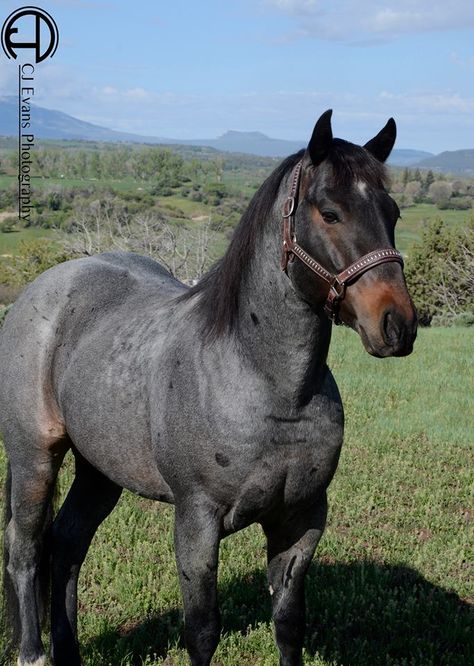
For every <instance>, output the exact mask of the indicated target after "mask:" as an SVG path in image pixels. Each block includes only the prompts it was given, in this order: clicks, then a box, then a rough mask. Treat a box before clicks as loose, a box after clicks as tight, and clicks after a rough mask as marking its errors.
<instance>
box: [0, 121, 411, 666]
mask: <svg viewBox="0 0 474 666" xmlns="http://www.w3.org/2000/svg"><path fill="white" fill-rule="evenodd" d="M395 134H396V129H395V123H394V121H393V120H392V119H391V120H389V122H388V123H387V125H386V126H385V127H384V128H383V129H382V130H381V132H380V133H379V134H378V135H377V136H376V137H375V138H374V139H372V140H371V141H369V142H368V143H367V144H366V145H365V146H364V147H360V146H355V145H353V144H351V143H348V142H346V141H343V140H341V139H334V138H333V136H332V130H331V112H330V111H328V112H326V113H325V114H323V115H322V116H321V118H320V119H319V120H318V122H317V123H316V126H315V128H314V132H313V135H312V137H311V140H310V142H309V145H308V148H307V149H306V150H303V151H301V152H300V153H298V154H296V155H293V156H291V157H289V158H287V159H286V160H285V161H283V163H282V164H281V165H280V166H279V167H278V168H277V169H276V170H275V171H274V172H273V173H272V174H271V175H270V177H269V178H268V179H267V180H266V181H265V183H264V184H263V185H262V186H261V188H260V189H259V191H258V192H257V193H256V195H255V196H254V198H253V200H252V202H251V204H250V206H249V208H248V210H247V212H246V213H245V214H244V216H243V218H242V220H241V222H240V224H239V226H238V227H237V229H236V232H235V234H234V237H233V240H232V242H231V243H230V246H229V249H228V251H227V253H226V254H225V256H224V257H223V258H222V259H221V261H220V262H219V263H218V264H217V265H216V266H215V267H214V268H213V269H212V270H211V271H210V272H209V273H208V274H207V275H206V276H205V277H204V279H203V280H202V281H201V282H200V283H199V284H198V285H197V286H196V287H193V288H191V289H189V288H187V287H186V286H184V285H183V284H181V283H180V282H179V281H178V280H176V279H175V278H173V277H172V276H171V275H170V274H169V273H168V272H167V271H166V270H165V269H164V268H163V267H162V266H160V265H159V264H157V263H155V262H154V261H152V260H151V259H147V258H144V257H140V256H137V255H134V254H121V253H117V254H104V255H99V256H95V257H90V258H84V259H78V260H75V261H70V262H66V263H64V264H61V265H59V266H56V267H55V268H52V269H51V270H49V271H47V272H46V273H44V274H43V275H41V276H40V277H39V278H38V279H37V280H36V281H35V282H34V283H33V284H31V285H30V286H29V287H28V288H27V289H25V291H24V292H23V294H22V295H21V296H20V298H19V299H18V301H17V302H16V303H15V305H14V307H13V308H12V310H11V311H10V313H9V315H8V316H7V319H6V322H5V325H4V328H3V330H2V333H1V339H0V376H1V385H0V419H1V430H2V432H3V437H4V442H5V446H6V450H7V452H8V459H9V470H8V480H7V515H6V529H5V567H6V570H5V584H6V587H7V592H8V594H9V597H8V598H9V601H8V604H7V610H8V612H9V615H10V619H11V621H12V625H13V626H15V625H16V627H17V638H18V642H19V658H18V664H19V665H20V666H27V665H29V666H31V665H32V664H34V665H35V666H40V665H42V664H44V663H45V659H46V658H45V654H44V648H43V645H42V642H41V637H40V621H41V617H42V615H43V611H44V610H45V608H44V606H45V605H46V601H45V598H46V597H45V592H44V590H45V587H46V585H45V584H44V583H45V582H47V581H48V579H49V578H50V577H51V628H52V658H53V663H54V664H55V665H56V666H76V665H78V664H80V663H81V662H80V656H79V646H78V642H77V635H76V624H77V622H76V614H77V579H78V575H79V570H80V567H81V564H82V562H83V560H84V558H85V556H86V553H87V549H88V547H89V545H90V542H91V540H92V538H93V536H94V533H95V531H96V529H97V527H98V525H99V524H100V523H101V521H103V520H104V518H105V517H106V516H107V515H108V514H109V513H110V512H111V511H112V509H113V508H114V506H115V504H116V502H117V500H118V499H119V497H120V493H121V491H122V488H128V489H129V490H131V491H132V492H134V493H138V494H140V495H142V496H144V497H148V498H151V499H155V500H162V501H164V502H169V503H172V504H174V505H175V509H176V521H175V544H176V559H177V567H178V572H179V577H180V582H181V588H182V594H183V601H184V610H185V638H186V646H187V649H188V652H189V655H190V658H191V663H192V664H193V666H206V665H208V664H210V661H211V658H212V655H213V653H214V651H215V649H216V646H217V643H218V641H219V631H220V621H219V610H218V606H217V590H216V578H217V563H218V551H219V542H220V540H221V539H222V538H223V537H225V536H226V535H229V534H232V533H233V532H236V531H237V530H241V529H242V528H244V527H246V526H247V525H250V524H251V523H254V522H258V523H260V524H261V525H262V528H263V530H264V532H265V535H266V537H267V543H268V583H269V590H270V594H271V595H272V603H273V618H274V622H275V629H276V640H277V643H278V647H279V650H280V664H282V665H284V666H296V665H298V664H301V663H302V645H303V637H304V625H305V619H304V616H305V609H304V577H305V573H306V570H307V568H308V565H309V563H310V562H311V559H312V557H313V554H314V550H315V548H316V544H317V543H318V541H319V539H320V537H321V534H322V532H323V529H324V524H325V517H326V488H327V486H328V484H329V482H330V481H331V478H332V476H333V474H334V472H335V470H336V466H337V462H338V458H339V452H340V448H341V444H342V435H343V411H342V405H341V399H340V396H339V393H338V390H337V386H336V384H335V382H334V379H333V376H332V374H331V372H330V371H329V369H328V367H327V365H326V358H327V353H328V347H329V342H330V337H331V326H332V322H331V319H339V320H340V321H342V322H343V323H345V324H347V325H349V326H351V327H352V328H354V329H355V330H356V331H357V332H358V333H359V335H360V337H361V338H362V342H363V344H364V346H365V348H366V349H367V351H368V352H369V353H371V354H373V355H375V356H404V355H406V354H409V353H410V352H411V350H412V346H413V341H414V338H415V334H416V316H415V312H414V309H413V305H412V302H411V300H410V297H409V295H408V293H407V290H406V286H405V281H404V277H403V270H402V261H401V257H400V255H399V254H398V253H397V252H396V251H395V249H394V228H395V223H396V221H397V218H398V217H399V211H398V208H397V206H396V204H395V202H394V201H393V200H392V199H391V198H390V196H389V195H388V193H387V189H386V172H385V167H384V165H383V162H384V161H385V160H386V158H387V157H388V155H389V153H390V151H391V149H392V147H393V144H394V141H395ZM282 269H283V270H282ZM69 449H71V450H72V451H73V453H74V456H75V461H76V475H75V480H74V482H73V484H72V487H71V489H70V491H69V495H68V497H67V499H66V501H65V502H64V504H63V506H62V508H61V509H60V511H59V513H58V515H57V516H56V518H55V519H54V522H52V511H51V503H52V498H53V490H54V485H55V480H56V476H57V474H58V470H59V468H60V465H61V463H62V461H63V458H64V455H65V453H66V452H67V451H68V450H69Z"/></svg>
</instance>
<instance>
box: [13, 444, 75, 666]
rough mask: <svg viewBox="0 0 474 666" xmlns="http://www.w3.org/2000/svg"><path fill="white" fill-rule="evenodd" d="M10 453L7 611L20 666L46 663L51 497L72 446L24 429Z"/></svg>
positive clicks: (37, 665)
mask: <svg viewBox="0 0 474 666" xmlns="http://www.w3.org/2000/svg"><path fill="white" fill-rule="evenodd" d="M5 446H6V448H7V450H8V452H9V460H10V463H9V473H8V474H9V477H8V480H7V502H6V530H5V555H4V556H5V565H6V572H5V574H6V575H5V591H6V596H7V607H6V614H7V616H9V617H10V621H11V624H12V627H13V630H14V634H15V639H17V638H20V654H19V657H18V665H19V666H33V665H34V666H42V665H43V664H44V663H45V654H44V648H43V644H42V641H41V619H42V617H43V616H44V615H46V613H47V603H48V599H47V597H48V594H47V589H48V582H49V553H50V543H49V542H50V528H51V522H52V515H53V509H52V500H53V495H54V485H55V481H56V477H57V473H58V471H59V467H60V465H61V462H62V460H63V457H64V453H65V451H66V449H67V444H65V443H63V442H62V441H61V440H60V439H58V440H56V442H55V443H54V444H53V443H51V446H50V447H48V446H47V445H46V444H45V442H44V441H42V440H41V441H36V442H33V441H32V437H31V436H26V434H24V433H19V432H16V433H13V432H10V433H8V434H5Z"/></svg>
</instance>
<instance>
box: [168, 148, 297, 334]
mask: <svg viewBox="0 0 474 666" xmlns="http://www.w3.org/2000/svg"><path fill="white" fill-rule="evenodd" d="M303 155H304V150H301V151H299V152H298V153H295V154H294V155H290V157H287V158H286V159H285V160H283V162H282V163H281V164H279V165H278V167H277V168H276V169H275V170H274V171H273V172H272V173H271V174H270V175H269V176H268V178H267V179H266V180H265V181H264V182H263V184H262V185H261V186H260V188H259V189H258V190H257V192H256V193H255V194H254V196H253V198H252V200H251V201H250V204H249V206H248V208H247V210H246V211H245V213H244V214H243V215H242V218H241V220H240V222H239V224H238V225H237V227H236V229H235V231H234V234H233V236H232V240H231V242H230V245H229V247H228V249H227V252H226V253H225V254H224V256H223V257H222V258H221V259H219V261H218V262H217V263H216V264H215V265H214V266H213V267H212V268H211V270H210V271H209V272H208V273H206V275H204V276H203V277H202V278H201V280H200V281H199V282H198V283H197V284H196V285H195V286H194V287H191V288H190V289H189V290H188V291H187V292H186V293H185V294H184V295H183V296H181V300H188V299H189V298H191V297H193V296H195V295H198V294H199V301H198V303H197V306H196V307H198V308H199V310H200V312H201V314H202V318H203V333H204V334H206V335H208V336H209V337H211V338H213V337H214V338H215V337H218V336H220V335H222V334H224V333H227V332H229V331H231V330H232V329H233V325H234V323H235V319H236V315H237V312H238V309H239V293H240V288H241V286H242V281H243V280H244V279H245V276H246V275H247V274H248V269H249V266H250V263H251V261H252V259H253V257H254V251H255V247H256V246H257V245H258V243H259V240H260V239H261V237H262V234H263V229H264V225H265V221H266V220H267V218H268V217H269V215H270V212H271V209H272V207H273V205H274V203H275V199H276V197H277V196H278V190H279V188H280V184H281V181H282V180H283V177H284V176H285V174H287V173H288V172H289V171H291V169H293V167H294V166H295V165H296V164H297V162H299V160H300V159H301V158H302V157H303Z"/></svg>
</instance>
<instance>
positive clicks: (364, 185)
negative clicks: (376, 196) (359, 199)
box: [356, 180, 367, 197]
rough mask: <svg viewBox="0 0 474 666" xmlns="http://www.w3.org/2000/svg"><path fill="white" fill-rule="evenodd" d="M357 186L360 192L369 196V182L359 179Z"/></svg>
mask: <svg viewBox="0 0 474 666" xmlns="http://www.w3.org/2000/svg"><path fill="white" fill-rule="evenodd" d="M356 187H357V189H358V190H359V192H360V193H361V194H362V196H363V197H365V196H367V183H366V182H364V181H363V180H358V181H357V183H356Z"/></svg>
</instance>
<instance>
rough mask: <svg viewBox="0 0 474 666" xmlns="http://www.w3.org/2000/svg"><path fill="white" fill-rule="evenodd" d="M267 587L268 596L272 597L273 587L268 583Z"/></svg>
mask: <svg viewBox="0 0 474 666" xmlns="http://www.w3.org/2000/svg"><path fill="white" fill-rule="evenodd" d="M268 589H269V591H270V596H271V597H272V596H273V587H272V586H271V585H270V587H269V588H268Z"/></svg>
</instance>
